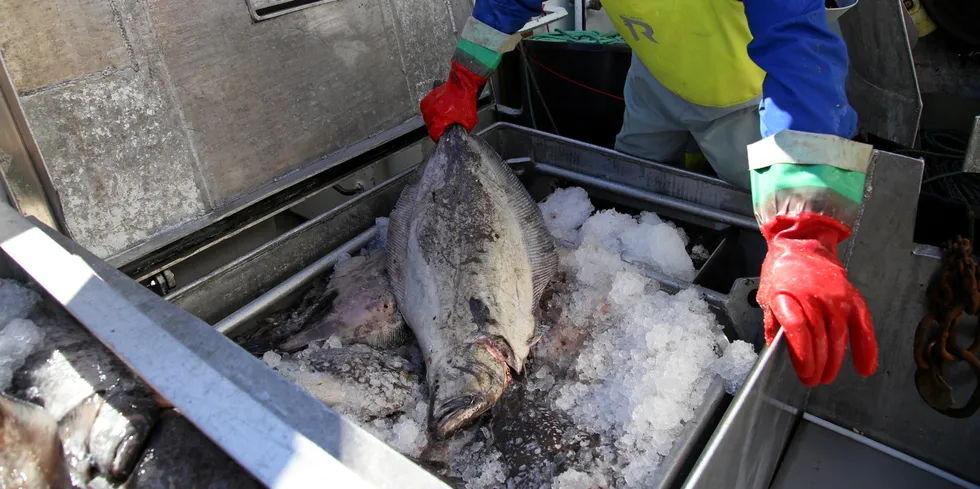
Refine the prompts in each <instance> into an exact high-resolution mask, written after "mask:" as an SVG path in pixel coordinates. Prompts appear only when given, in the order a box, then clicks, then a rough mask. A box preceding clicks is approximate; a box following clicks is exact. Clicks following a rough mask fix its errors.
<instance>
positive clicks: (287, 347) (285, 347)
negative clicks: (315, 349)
mask: <svg viewBox="0 0 980 489" xmlns="http://www.w3.org/2000/svg"><path fill="white" fill-rule="evenodd" d="M342 327H343V324H340V323H339V322H338V321H336V320H335V319H327V318H323V319H322V320H320V321H317V322H314V323H313V324H312V326H310V327H309V328H306V329H303V330H302V331H300V332H298V333H296V334H294V335H292V336H290V337H289V338H286V340H285V341H283V342H282V343H280V344H279V349H280V350H282V351H284V352H286V353H293V352H295V351H297V350H302V349H303V348H305V347H306V346H307V345H309V344H310V343H312V342H314V341H322V340H326V339H329V338H330V336H332V335H334V334H336V333H337V332H338V331H340V329H341V328H342Z"/></svg>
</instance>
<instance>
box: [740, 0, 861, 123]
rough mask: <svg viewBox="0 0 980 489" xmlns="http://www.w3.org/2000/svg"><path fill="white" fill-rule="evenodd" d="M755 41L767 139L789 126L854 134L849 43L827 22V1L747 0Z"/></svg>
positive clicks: (751, 48) (752, 47)
mask: <svg viewBox="0 0 980 489" xmlns="http://www.w3.org/2000/svg"><path fill="white" fill-rule="evenodd" d="M744 4H745V16H746V18H747V19H748V23H749V29H751V31H752V36H753V40H752V42H751V43H749V48H748V52H749V57H751V58H752V60H753V61H754V62H755V64H757V65H758V66H759V67H760V68H762V69H763V71H765V72H766V78H765V80H764V81H763V83H762V103H761V107H760V116H761V119H762V124H761V126H762V127H761V132H762V137H763V138H766V137H769V136H771V135H773V134H776V133H778V132H780V131H782V130H784V129H792V130H796V131H805V132H812V133H819V134H834V135H837V136H840V137H843V138H851V137H853V136H854V134H855V131H856V128H857V113H855V112H854V109H852V108H851V106H850V105H849V104H848V103H847V95H846V93H845V91H844V85H845V81H846V77H847V46H846V45H845V44H844V40H843V39H841V38H840V37H838V36H837V35H835V34H833V33H832V32H830V30H829V28H828V26H827V17H826V11H825V9H824V0H744Z"/></svg>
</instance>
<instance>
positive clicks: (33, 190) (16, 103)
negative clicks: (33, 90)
mask: <svg viewBox="0 0 980 489" xmlns="http://www.w3.org/2000/svg"><path fill="white" fill-rule="evenodd" d="M3 153H7V154H8V156H7V157H6V158H5V157H4V155H3ZM0 174H2V178H3V183H4V186H5V188H6V190H7V193H8V197H9V199H10V203H11V204H12V205H13V206H14V207H15V208H16V209H17V210H18V211H20V213H21V214H25V215H29V216H34V217H36V218H37V219H39V220H40V221H41V222H43V223H44V224H45V225H47V226H50V227H52V228H54V229H57V230H58V231H59V232H60V233H61V234H64V235H65V236H69V237H70V236H71V234H70V231H69V229H68V226H67V224H66V222H65V216H64V212H63V211H62V208H61V202H60V200H59V199H58V193H57V191H55V189H54V184H52V182H51V176H50V175H49V173H48V169H47V167H46V166H45V164H44V158H42V156H41V150H40V149H39V148H38V146H37V141H35V140H34V134H33V133H32V132H31V128H30V125H29V124H28V123H27V117H25V115H24V110H23V109H22V108H21V106H20V100H19V99H18V98H17V90H16V89H15V88H14V84H13V80H12V79H11V77H10V72H9V71H7V64H6V62H4V59H3V53H2V52H0Z"/></svg>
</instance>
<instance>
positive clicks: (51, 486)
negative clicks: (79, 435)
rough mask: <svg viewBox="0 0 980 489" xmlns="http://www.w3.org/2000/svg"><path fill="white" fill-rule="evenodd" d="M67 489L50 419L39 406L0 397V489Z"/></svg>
mask: <svg viewBox="0 0 980 489" xmlns="http://www.w3.org/2000/svg"><path fill="white" fill-rule="evenodd" d="M69 487H71V485H70V482H69V476H68V466H67V464H66V463H65V456H64V453H63V452H62V448H61V440H60V439H59V438H58V426H57V424H56V423H55V420H54V418H53V417H51V415H50V414H48V413H46V412H45V411H44V409H42V408H41V407H39V406H36V405H33V404H30V403H27V402H24V401H21V400H19V399H15V398H13V397H10V396H7V395H5V394H2V393H0V488H2V489H15V488H16V489H67V488H69Z"/></svg>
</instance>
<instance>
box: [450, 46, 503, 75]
mask: <svg viewBox="0 0 980 489" xmlns="http://www.w3.org/2000/svg"><path fill="white" fill-rule="evenodd" d="M503 57H504V55H503V54H501V53H498V52H496V51H493V50H491V49H487V48H485V47H483V46H480V45H479V44H476V43H473V42H472V41H469V40H466V39H464V38H460V40H459V42H458V43H456V51H455V52H454V53H453V61H455V62H457V63H459V64H461V65H463V66H465V67H466V69H468V70H470V71H472V72H473V73H475V74H477V75H479V76H480V77H481V78H487V77H489V76H490V74H491V73H493V70H496V69H497V66H498V65H500V60H501V59H502V58H503Z"/></svg>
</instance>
